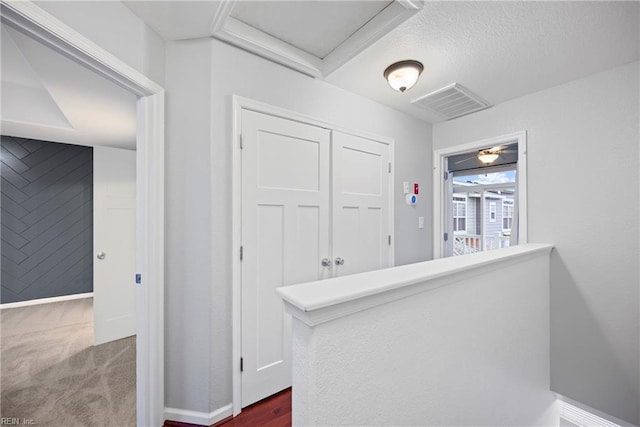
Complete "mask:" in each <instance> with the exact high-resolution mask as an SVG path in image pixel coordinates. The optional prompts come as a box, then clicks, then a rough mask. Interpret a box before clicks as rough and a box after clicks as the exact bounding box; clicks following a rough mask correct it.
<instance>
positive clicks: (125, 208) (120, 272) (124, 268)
mask: <svg viewBox="0 0 640 427" xmlns="http://www.w3.org/2000/svg"><path fill="white" fill-rule="evenodd" d="M135 208H136V152H135V151H130V150H121V149H117V148H109V147H94V148H93V247H94V256H96V258H94V261H93V317H94V334H93V341H94V345H98V344H103V343H106V342H110V341H114V340H118V339H120V338H125V337H128V336H131V335H135V333H136V284H135V271H136V270H135V269H136V210H135Z"/></svg>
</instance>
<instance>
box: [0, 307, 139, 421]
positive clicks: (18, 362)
mask: <svg viewBox="0 0 640 427" xmlns="http://www.w3.org/2000/svg"><path fill="white" fill-rule="evenodd" d="M11 310H20V309H6V310H2V312H3V313H2V339H1V345H0V357H1V359H0V362H1V364H2V367H1V374H2V378H1V383H0V391H1V393H0V405H1V406H0V415H1V417H3V418H5V417H10V418H14V417H15V418H19V419H20V421H21V422H22V424H24V422H23V419H27V420H32V422H33V424H34V425H37V426H86V427H92V426H109V427H111V426H114V427H115V426H118V427H119V426H135V424H136V412H135V411H136V401H135V387H136V384H135V382H136V381H135V358H136V355H135V348H136V347H135V337H130V338H125V339H122V340H118V341H114V342H111V343H108V344H103V345H99V346H95V347H94V346H93V324H92V322H83V323H75V324H70V325H65V324H64V323H65V322H58V324H56V322H52V323H53V325H54V326H55V327H53V328H52V329H48V330H38V329H42V328H30V330H27V331H21V332H20V333H11V331H10V330H9V331H8V330H7V327H11V321H10V320H8V321H5V320H7V319H9V317H10V316H11V315H12V314H13V313H8V312H9V311H11ZM85 320H86V319H85ZM14 329H15V328H14Z"/></svg>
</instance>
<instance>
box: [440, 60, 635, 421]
mask: <svg viewBox="0 0 640 427" xmlns="http://www.w3.org/2000/svg"><path fill="white" fill-rule="evenodd" d="M638 75H639V74H638V63H634V64H630V65H627V66H624V67H621V68H616V69H613V70H610V71H607V72H604V73H600V74H596V75H593V76H590V77H586V78H584V79H580V80H576V81H573V82H570V83H567V84H564V85H561V86H557V87H554V88H551V89H548V90H544V91H541V92H538V93H535V94H532V95H528V96H524V97H522V98H518V99H515V100H513V101H509V102H506V103H503V104H501V105H497V106H495V107H493V108H491V109H488V110H485V111H483V112H480V113H476V114H472V115H470V116H467V117H463V118H460V119H457V120H453V121H450V122H445V123H439V124H436V125H434V128H433V143H434V148H436V149H438V148H443V147H450V146H454V145H457V144H461V143H466V142H470V141H475V140H480V139H484V138H489V137H493V136H497V135H501V134H506V133H510V132H514V131H519V130H526V131H527V149H528V186H529V188H528V195H529V201H528V202H529V212H528V214H529V216H528V220H529V241H530V242H550V243H553V244H554V245H555V247H556V251H554V253H553V255H552V259H551V385H552V389H553V390H554V391H556V392H558V393H560V394H562V395H566V396H568V397H570V398H572V399H575V400H577V401H579V402H582V403H584V404H587V405H589V406H592V407H594V408H596V409H599V410H601V411H604V412H606V413H609V414H611V415H614V416H616V417H619V418H621V419H624V420H627V421H629V422H632V423H635V424H638V423H640V414H639V413H638V411H639V409H638V408H639V392H638V388H639V385H640V378H639V367H638V360H639V358H640V352H639V335H640V333H639V324H638V305H639V289H638V287H639V272H638V254H639V246H638V242H639V239H638V233H639V227H638V226H639V224H638V218H639V165H640V163H639V157H638V155H639V153H638V144H639V142H638V141H639V135H638V117H639V116H638V102H639V97H638Z"/></svg>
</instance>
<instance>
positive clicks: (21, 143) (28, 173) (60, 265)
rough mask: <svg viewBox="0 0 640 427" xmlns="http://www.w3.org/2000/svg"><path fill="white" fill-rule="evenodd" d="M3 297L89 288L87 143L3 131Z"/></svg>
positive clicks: (90, 180)
mask: <svg viewBox="0 0 640 427" xmlns="http://www.w3.org/2000/svg"><path fill="white" fill-rule="evenodd" d="M0 150H1V158H2V164H1V170H0V175H1V177H2V183H1V185H0V189H1V193H2V200H1V202H0V206H1V208H2V215H1V218H0V222H1V224H2V233H1V235H2V249H1V251H0V253H1V255H2V287H1V291H0V301H1V302H2V303H10V302H18V301H28V300H33V299H38V298H49V297H57V296H63V295H72V294H78V293H85V292H92V291H93V257H92V253H93V148H91V147H80V146H76V145H67V144H58V143H54V142H46V141H37V140H31V139H23V138H16V137H9V136H2V140H1V144H0Z"/></svg>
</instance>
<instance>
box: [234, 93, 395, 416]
mask: <svg viewBox="0 0 640 427" xmlns="http://www.w3.org/2000/svg"><path fill="white" fill-rule="evenodd" d="M231 103H232V105H231V108H232V132H231V144H232V149H231V168H232V169H231V259H232V260H233V262H232V266H231V287H232V289H231V300H232V303H231V311H232V324H231V328H232V331H231V337H232V350H231V357H232V362H231V365H232V382H233V402H232V403H233V416H234V417H235V416H237V415H238V414H240V412H242V388H241V387H242V375H241V373H240V357H242V354H241V353H242V324H241V320H242V289H241V286H242V276H241V272H242V264H241V262H240V245H241V244H242V155H241V149H240V144H241V135H242V110H249V111H255V112H257V113H263V114H268V115H271V116H275V117H280V118H283V119H287V120H292V121H296V122H300V123H304V124H308V125H312V126H318V127H321V128H325V129H328V130H332V131H333V130H335V131H338V132H342V133H346V134H349V135H354V136H358V137H361V138H367V139H371V140H374V141H377V142H380V143H382V144H386V145H388V146H389V162H390V163H391V171H392V173H391V176H390V177H389V230H390V233H391V236H394V237H395V230H394V209H393V206H394V205H393V201H394V193H393V189H394V175H395V162H394V140H393V139H392V138H387V137H382V136H379V135H375V134H372V133H367V132H362V131H359V130H354V129H351V128H347V127H344V126H340V125H337V124H335V123H332V122H328V121H325V120H321V119H317V118H315V117H311V116H307V115H304V114H300V113H296V112H294V111H291V110H287V109H284V108H280V107H276V106H273V105H270V104H266V103H263V102H260V101H255V100H252V99H249V98H244V97H241V96H238V95H232V97H231ZM393 265H395V242H394V239H393V238H392V239H391V249H390V250H389V266H393Z"/></svg>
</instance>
